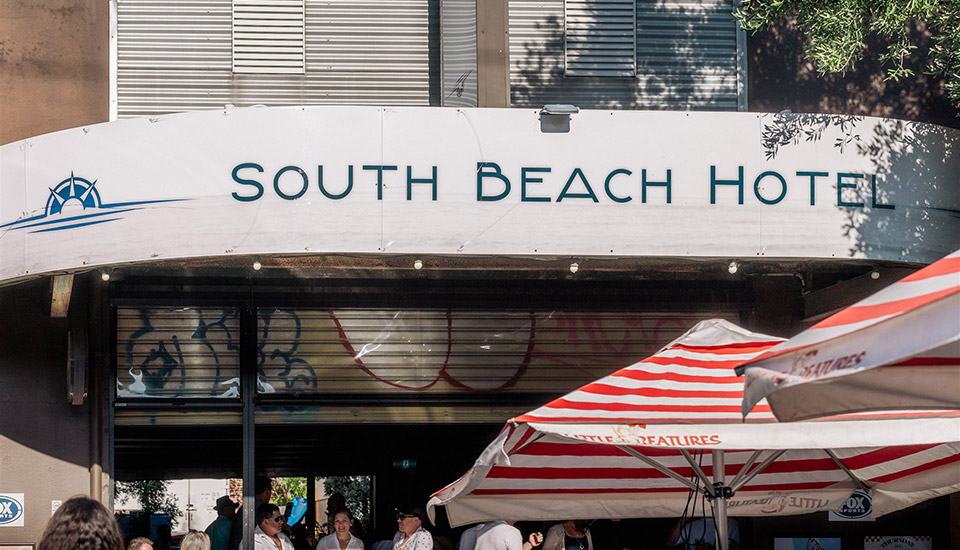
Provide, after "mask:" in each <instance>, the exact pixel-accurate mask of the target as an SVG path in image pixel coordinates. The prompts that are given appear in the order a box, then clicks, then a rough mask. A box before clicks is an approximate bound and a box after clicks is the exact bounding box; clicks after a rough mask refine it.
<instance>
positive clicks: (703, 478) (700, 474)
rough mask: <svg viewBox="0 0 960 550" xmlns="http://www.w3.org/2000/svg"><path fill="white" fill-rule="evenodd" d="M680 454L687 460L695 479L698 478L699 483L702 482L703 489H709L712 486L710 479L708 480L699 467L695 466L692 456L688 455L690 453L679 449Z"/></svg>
mask: <svg viewBox="0 0 960 550" xmlns="http://www.w3.org/2000/svg"><path fill="white" fill-rule="evenodd" d="M680 454H682V455H683V458H685V459H687V462H688V463H689V464H690V467H691V468H693V471H694V472H696V474H697V477H699V478H700V481H702V482H703V485H704V486H705V487H710V486H711V485H712V484H711V483H710V478H708V477H707V474H705V473H704V472H703V470H702V469H701V468H700V465H699V464H697V462H696V461H695V460H693V455H691V454H690V451H688V450H686V449H680Z"/></svg>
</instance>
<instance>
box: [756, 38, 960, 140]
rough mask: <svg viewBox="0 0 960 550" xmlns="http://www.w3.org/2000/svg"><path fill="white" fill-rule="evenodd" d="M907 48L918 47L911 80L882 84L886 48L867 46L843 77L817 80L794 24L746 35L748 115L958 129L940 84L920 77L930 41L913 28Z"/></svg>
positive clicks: (874, 44)
mask: <svg viewBox="0 0 960 550" xmlns="http://www.w3.org/2000/svg"><path fill="white" fill-rule="evenodd" d="M913 25H914V27H913V29H912V32H911V42H912V43H913V44H915V45H917V46H918V48H917V49H916V50H914V52H913V54H912V55H911V56H910V58H909V59H908V60H907V61H906V63H905V66H906V67H908V68H910V69H912V70H913V71H914V73H915V76H913V77H909V78H905V79H901V81H899V82H893V81H892V80H884V79H885V77H886V68H885V66H882V65H880V63H879V62H878V61H877V53H878V52H882V51H884V48H883V46H882V45H881V44H879V41H878V40H876V39H870V40H868V42H867V45H868V48H867V51H866V52H865V56H864V59H863V60H862V61H860V62H858V63H857V65H856V66H855V67H854V68H853V69H851V70H849V71H847V72H846V73H845V74H827V75H822V76H821V75H820V74H819V73H818V72H817V69H816V68H815V67H814V65H813V62H812V61H808V60H807V59H805V58H804V55H803V46H804V44H805V43H806V40H805V37H804V36H803V35H802V34H801V32H800V31H799V30H798V29H797V27H796V24H795V22H794V21H793V20H783V21H781V22H780V24H778V25H777V26H775V27H772V28H770V29H768V30H765V31H762V32H758V33H755V34H753V35H747V51H748V55H749V69H748V75H749V76H748V79H749V88H748V90H749V91H748V96H749V101H750V111H759V112H779V111H781V110H784V109H789V110H791V111H794V112H807V113H839V114H848V115H868V116H880V117H890V118H900V119H907V120H913V121H917V122H929V123H933V124H939V125H942V126H949V127H953V128H960V116H958V115H960V113H958V111H957V109H956V108H955V107H954V106H953V105H951V103H950V101H949V100H948V98H947V95H946V92H945V91H944V88H943V79H941V78H939V77H934V76H930V75H927V74H924V70H925V66H926V58H925V56H924V55H922V53H921V52H926V51H928V48H929V45H930V35H929V33H928V32H927V31H926V29H925V27H921V26H920V25H919V24H918V23H913Z"/></svg>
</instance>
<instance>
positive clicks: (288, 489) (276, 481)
mask: <svg viewBox="0 0 960 550" xmlns="http://www.w3.org/2000/svg"><path fill="white" fill-rule="evenodd" d="M306 496H307V478H305V477H275V478H273V498H271V499H270V502H272V503H274V504H276V505H277V506H280V507H283V506H286V505H287V504H289V503H290V502H292V501H293V497H304V498H306Z"/></svg>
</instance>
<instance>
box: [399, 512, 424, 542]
mask: <svg viewBox="0 0 960 550" xmlns="http://www.w3.org/2000/svg"><path fill="white" fill-rule="evenodd" d="M424 517H425V516H424V513H423V508H420V507H419V506H406V507H403V508H397V527H398V528H399V529H400V530H401V531H403V532H404V533H406V534H407V535H412V534H413V533H414V532H415V531H416V530H417V529H419V528H420V526H421V525H423V521H424V519H423V518H424Z"/></svg>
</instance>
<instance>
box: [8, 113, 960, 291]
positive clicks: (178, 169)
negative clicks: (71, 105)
mask: <svg viewBox="0 0 960 550" xmlns="http://www.w3.org/2000/svg"><path fill="white" fill-rule="evenodd" d="M805 117H806V118H805ZM818 120H819V119H816V118H809V115H797V116H795V117H786V118H784V117H781V116H777V115H761V114H756V113H682V112H635V111H616V112H613V111H581V112H580V113H579V114H576V115H573V117H572V121H571V130H570V132H568V133H543V132H542V131H541V122H540V115H539V114H537V113H536V112H535V111H533V110H521V109H442V108H415V107H414V108H378V107H309V108H250V109H231V110H227V111H207V112H197V113H188V114H181V115H170V116H163V117H158V118H151V119H133V120H121V121H115V122H111V123H106V124H101V125H96V126H90V127H86V128H77V129H72V130H66V131H62V132H57V133H53V134H48V135H44V136H39V137H35V138H31V139H28V140H25V141H21V142H16V143H12V144H9V145H6V146H4V147H2V148H0V224H2V225H4V227H2V228H0V231H2V233H0V281H3V280H12V279H16V278H19V277H24V276H29V275H34V274H38V273H47V272H52V271H61V270H73V269H84V268H88V267H92V266H98V265H112V264H123V263H127V262H137V261H149V260H155V259H156V260H158V259H168V258H183V257H216V256H225V255H234V254H270V253H280V254H292V253H369V254H382V253H423V254H449V255H459V254H477V255H480V254H503V255H531V256H538V255H539V256H568V255H575V256H667V257H721V258H728V257H736V258H752V257H769V258H827V259H829V258H870V259H881V260H902V261H911V262H931V261H933V260H935V259H937V258H939V257H940V256H943V255H944V254H946V253H948V252H950V251H952V250H954V249H956V248H958V247H960V230H958V229H960V183H958V176H957V174H960V155H958V154H957V152H958V146H957V143H958V141H960V132H958V131H956V130H950V129H946V128H940V127H935V126H930V125H924V124H911V123H904V122H901V121H895V120H889V119H875V118H862V119H857V120H854V121H852V122H849V121H847V122H846V123H845V124H846V126H845V127H841V126H840V124H839V123H840V122H841V120H843V119H841V118H839V117H837V118H833V119H829V120H827V121H826V123H825V124H821V123H822V122H823V121H822V120H821V121H820V122H818ZM821 125H822V126H823V127H822V128H820V126H821ZM790 128H800V130H801V131H800V132H799V133H798V134H797V143H788V144H786V145H782V146H779V147H778V148H777V150H776V154H775V155H774V156H772V157H770V156H769V154H770V153H771V152H772V149H765V148H764V146H763V141H762V140H763V139H764V136H765V135H772V133H774V132H776V131H778V130H780V131H783V130H789V129H790ZM818 128H819V129H820V130H821V131H820V132H819V133H818V134H816V136H817V137H816V139H810V140H808V139H807V137H808V136H807V134H805V133H804V132H803V130H805V129H806V130H810V129H812V130H817V129H818ZM838 144H842V145H843V147H840V146H838ZM244 163H251V164H257V165H259V166H261V167H262V168H263V173H259V172H258V171H257V170H255V169H252V168H246V169H241V170H239V171H238V178H240V179H255V180H257V181H259V182H260V183H261V185H262V186H263V188H264V192H263V195H262V197H260V198H259V199H257V200H253V201H240V200H237V199H236V198H234V196H233V195H237V196H241V197H250V196H252V195H254V192H255V189H254V187H253V186H250V185H242V184H240V183H238V182H237V181H235V180H234V177H233V176H232V173H233V171H234V169H235V167H237V166H239V165H241V164H244ZM478 163H495V164H497V165H498V166H499V167H500V170H501V173H502V174H503V175H504V176H505V177H507V178H509V180H510V182H511V190H510V193H509V194H507V195H506V196H505V197H504V198H503V199H501V200H489V201H481V200H478V174H477V172H478ZM319 165H323V173H324V185H325V187H326V189H327V190H328V192H330V193H332V194H336V193H340V192H342V191H343V190H344V189H345V188H346V179H347V172H348V167H349V166H350V165H353V166H354V185H353V188H352V191H351V192H350V193H349V194H348V195H347V196H345V197H344V198H342V199H339V200H332V199H330V198H327V197H325V196H324V195H323V194H321V192H320V190H319V188H318V181H317V180H318V178H317V173H318V166H319ZM365 165H391V166H396V167H397V169H396V170H393V171H384V172H383V174H384V177H383V181H384V185H383V189H382V194H383V196H382V199H381V200H378V197H377V191H378V186H377V172H376V171H374V170H363V169H362V167H363V166H365ZM286 166H297V167H299V168H300V169H302V170H303V171H304V173H305V174H306V175H307V178H308V187H307V189H306V191H305V192H304V193H303V195H302V196H300V197H299V198H296V199H295V200H284V199H283V198H281V197H280V196H278V194H277V192H276V191H275V189H274V175H275V174H276V173H277V172H278V171H280V170H281V169H283V168H284V167H286ZM408 167H410V171H411V177H412V178H430V177H431V174H432V171H433V167H436V169H437V184H436V189H437V199H436V200H432V186H431V185H430V184H412V185H411V188H412V192H411V199H409V200H408V199H407V181H406V180H407V168H408ZM711 167H714V171H715V176H714V177H715V178H716V179H718V180H732V179H737V177H738V173H739V169H740V167H743V174H744V175H743V195H744V197H743V204H739V201H738V186H737V185H715V186H714V187H715V194H716V198H715V201H714V203H711ZM522 168H544V169H549V170H550V171H549V172H529V173H528V177H530V178H540V179H542V182H536V183H534V182H531V183H529V184H528V186H527V196H528V197H545V198H546V199H548V201H545V202H533V201H523V200H522V199H521V181H520V179H521V170H522ZM577 169H579V170H580V171H581V172H582V174H583V177H584V178H586V180H587V181H588V182H589V184H590V187H591V189H592V191H593V193H594V194H595V195H596V198H597V200H596V201H594V200H592V199H590V198H583V197H582V195H585V194H586V193H587V190H586V187H585V186H584V184H583V181H582V180H581V179H579V178H574V181H573V183H572V184H571V186H570V189H569V190H568V192H567V194H566V195H564V193H563V189H564V186H565V184H566V183H567V182H568V181H569V180H570V178H571V177H573V175H574V174H575V173H576V170H577ZM617 169H625V170H629V171H630V172H631V173H630V174H629V175H627V174H624V173H621V174H618V175H615V176H614V177H613V179H612V180H611V186H610V190H611V192H610V194H607V193H606V192H605V190H604V181H605V179H606V178H607V177H608V175H609V174H611V173H612V172H613V171H614V170H617ZM485 170H487V171H489V169H485ZM643 170H646V171H647V178H648V180H650V181H663V180H665V178H666V172H667V170H670V173H671V176H670V180H671V187H670V191H671V200H670V202H669V203H667V200H666V189H665V188H663V187H648V189H647V194H648V196H647V202H646V203H645V204H644V203H643V201H642V193H641V178H642V171H643ZM767 171H776V172H777V173H778V174H781V175H782V177H783V179H784V181H785V182H786V184H787V190H786V193H785V195H784V196H783V198H782V200H779V201H778V202H777V201H776V199H777V198H778V195H779V193H780V191H781V186H780V183H779V181H778V180H777V178H776V176H767V177H766V178H763V179H762V180H761V181H760V183H759V185H758V190H759V194H760V196H762V197H764V198H765V200H767V201H768V202H776V203H775V204H763V203H762V201H761V200H760V199H759V198H758V197H757V195H756V193H755V190H754V183H755V181H756V179H757V178H758V176H760V175H761V174H762V173H764V172H767ZM797 172H824V173H827V174H828V175H827V176H825V177H820V178H818V179H817V180H816V183H815V200H814V202H815V204H814V205H811V204H810V201H811V198H810V177H808V176H802V175H797ZM840 173H851V174H860V175H862V177H844V178H843V179H842V181H843V182H844V184H848V185H850V186H851V187H850V188H849V189H845V190H843V192H842V201H838V193H837V181H838V176H839V174H840ZM71 174H73V175H74V176H75V177H77V178H84V179H86V180H87V181H89V182H96V184H95V188H96V190H97V192H98V193H99V196H100V203H101V205H100V206H99V207H97V206H96V205H87V207H86V208H81V207H80V205H79V204H77V205H76V207H74V208H73V209H71V208H69V206H70V205H69V204H67V205H65V206H64V209H63V212H61V213H52V212H49V213H48V212H47V211H46V210H45V205H46V204H47V202H48V199H49V198H50V196H51V189H56V188H57V186H58V184H61V182H64V181H67V182H69V178H70V177H71ZM874 175H876V177H877V188H878V192H877V194H876V196H874V195H873V193H872V190H871V179H872V177H873V176H874ZM482 181H483V191H484V193H485V195H486V196H493V195H496V194H498V193H499V192H500V191H502V190H503V184H502V183H501V182H500V181H499V180H497V179H495V178H492V177H487V178H484V179H483V180H482ZM301 185H302V181H301V178H300V177H299V175H298V173H297V172H296V171H288V172H286V173H285V174H284V175H283V176H282V177H281V178H280V181H279V189H280V191H281V192H282V193H285V194H287V195H288V196H292V195H295V194H297V192H298V190H299V188H300V186H301ZM82 187H83V186H81V188H82ZM576 194H580V195H581V197H577V196H575V195H576ZM613 197H622V198H627V197H629V198H630V200H629V201H628V202H616V201H615V200H614V198H613ZM140 201H176V202H153V203H149V204H136V205H126V206H114V207H112V208H105V207H104V206H103V205H110V204H113V205H118V204H123V203H129V202H140ZM873 201H876V202H877V203H878V205H879V206H880V207H878V206H874V205H873V204H872V203H873ZM839 202H843V203H863V204H864V206H862V207H860V206H847V205H845V204H839ZM883 205H892V206H895V208H893V209H889V208H882V206H883ZM76 216H83V217H76ZM28 218H34V219H32V220H30V221H26V220H27V219H28ZM18 220H19V221H18ZM106 220H110V221H106ZM92 221H98V222H104V221H106V222H105V223H97V224H94V225H84V226H82V227H80V226H78V227H72V228H68V226H71V225H78V224H81V223H88V222H92ZM49 229H56V230H54V231H44V230H49Z"/></svg>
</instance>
